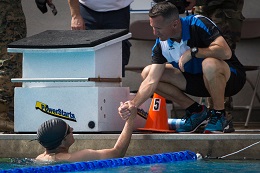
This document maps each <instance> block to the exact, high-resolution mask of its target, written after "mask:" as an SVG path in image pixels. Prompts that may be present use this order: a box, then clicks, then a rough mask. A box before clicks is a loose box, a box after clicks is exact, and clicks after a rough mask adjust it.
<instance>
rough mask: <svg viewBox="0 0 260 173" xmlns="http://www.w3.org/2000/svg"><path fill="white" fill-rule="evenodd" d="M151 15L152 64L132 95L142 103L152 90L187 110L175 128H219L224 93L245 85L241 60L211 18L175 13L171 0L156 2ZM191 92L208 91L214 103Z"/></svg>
mask: <svg viewBox="0 0 260 173" xmlns="http://www.w3.org/2000/svg"><path fill="white" fill-rule="evenodd" d="M149 17H150V25H151V27H152V28H153V32H154V35H156V36H157V37H158V38H157V39H156V43H155V45H154V47H153V49H152V65H149V66H147V67H146V68H145V69H144V70H143V72H142V77H143V79H144V80H143V82H142V83H141V85H140V87H139V90H138V93H137V94H136V97H135V98H134V99H133V100H132V101H133V102H134V104H135V105H136V106H140V105H141V104H142V103H143V102H144V101H145V100H146V99H148V98H149V97H150V96H151V95H152V94H153V93H154V92H156V93H158V94H159V95H161V96H163V97H165V98H166V99H168V100H172V101H173V102H175V103H177V104H179V105H180V106H181V107H183V108H184V109H185V110H186V115H185V117H184V119H185V121H184V123H182V124H180V127H179V128H178V129H177V132H194V131H195V130H196V129H197V128H198V127H199V126H200V125H202V124H207V125H206V127H205V129H204V133H222V132H223V130H224V127H225V125H226V117H225V108H224V97H225V96H232V95H235V94H237V93H238V92H239V91H240V90H241V89H242V88H243V86H244V84H245V80H246V78H245V77H246V74H245V71H244V69H243V65H242V64H241V63H240V62H239V60H238V59H237V57H236V56H235V54H234V53H233V52H232V51H231V49H230V47H229V46H228V44H227V42H226V40H225V39H224V38H223V36H222V35H221V32H220V30H219V29H218V28H217V26H216V25H215V24H214V23H213V22H212V21H211V20H210V19H208V18H206V17H204V16H200V15H191V16H187V17H184V18H179V13H178V9H177V8H176V7H175V6H174V5H173V4H172V3H170V2H169V1H164V2H160V3H157V4H155V5H154V6H153V7H152V8H151V10H150V11H149ZM189 95H192V96H197V97H212V100H213V109H211V110H208V109H207V107H206V106H204V105H200V104H198V103H197V102H195V101H194V100H193V99H192V98H191V97H189ZM122 108H123V107H121V109H119V114H120V115H121V116H126V114H128V112H127V109H126V108H127V106H125V107H124V109H122Z"/></svg>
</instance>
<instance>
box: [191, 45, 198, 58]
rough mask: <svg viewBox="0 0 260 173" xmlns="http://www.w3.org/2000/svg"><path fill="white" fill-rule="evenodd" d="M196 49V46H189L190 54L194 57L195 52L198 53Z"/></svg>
mask: <svg viewBox="0 0 260 173" xmlns="http://www.w3.org/2000/svg"><path fill="white" fill-rule="evenodd" d="M198 51H199V49H198V48H197V47H193V48H191V50H190V53H191V56H192V57H195V56H196V53H198Z"/></svg>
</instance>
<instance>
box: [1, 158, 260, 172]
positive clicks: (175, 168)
mask: <svg viewBox="0 0 260 173" xmlns="http://www.w3.org/2000/svg"><path fill="white" fill-rule="evenodd" d="M33 165H34V166H37V165H35V164H32V162H30V161H28V160H27V161H24V160H21V159H19V160H16V163H0V170H7V169H13V168H21V167H27V166H33ZM38 166H39V165H38ZM259 170H260V160H222V159H203V160H198V161H181V162H172V163H157V164H150V165H135V166H122V167H116V168H102V169H97V170H92V171H91V172H92V173H103V172H109V173H119V172H120V173H121V172H124V173H133V172H136V173H139V172H140V173H141V172H142V173H162V172H163V173H172V172H175V173H191V172H200V173H207V172H210V173H224V172H229V173H231V172H236V171H237V172H239V173H259ZM82 172H87V171H82Z"/></svg>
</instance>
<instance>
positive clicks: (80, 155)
mask: <svg viewBox="0 0 260 173" xmlns="http://www.w3.org/2000/svg"><path fill="white" fill-rule="evenodd" d="M126 104H128V110H129V111H130V116H129V118H128V119H127V120H126V123H125V126H124V128H123V130H122V132H121V134H120V136H119V138H118V139H117V142H116V144H115V146H114V147H113V148H111V149H102V150H92V149H85V150H81V151H78V152H75V153H72V154H71V157H70V159H69V161H74V162H75V161H88V160H99V159H108V158H119V157H124V156H125V153H126V150H127V148H128V146H129V143H130V140H131V137H132V132H133V126H134V119H135V117H136V114H137V108H136V107H135V106H134V104H133V103H132V102H126ZM121 106H123V105H121Z"/></svg>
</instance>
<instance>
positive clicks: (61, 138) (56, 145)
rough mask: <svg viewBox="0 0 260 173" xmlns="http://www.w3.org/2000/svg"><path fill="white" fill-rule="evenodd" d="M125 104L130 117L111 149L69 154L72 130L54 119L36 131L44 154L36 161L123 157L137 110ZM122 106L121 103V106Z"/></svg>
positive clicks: (57, 119)
mask: <svg viewBox="0 0 260 173" xmlns="http://www.w3.org/2000/svg"><path fill="white" fill-rule="evenodd" d="M126 103H127V105H128V106H129V108H128V110H129V114H130V116H129V117H128V118H126V117H125V118H124V119H127V120H126V122H125V125H124V128H123V130H122V132H121V134H120V136H119V137H118V139H117V142H116V144H115V145H114V147H113V148H110V149H101V150H93V149H83V150H80V151H76V152H72V153H70V152H69V148H70V146H71V145H72V144H73V143H74V142H75V139H74V137H73V128H72V127H70V126H69V125H68V124H67V123H66V122H65V121H63V120H62V119H59V118H54V119H50V120H48V121H46V122H44V123H43V124H42V125H41V126H40V127H39V129H38V131H37V140H38V142H39V143H40V144H41V145H42V146H43V147H44V148H45V152H44V153H42V154H40V155H39V156H37V157H36V161H39V162H52V161H56V162H64V161H65V162H78V161H90V160H101V159H109V158H120V157H124V156H125V153H126V151H127V148H128V146H129V143H130V140H131V137H132V132H133V127H134V119H135V117H136V114H137V108H136V107H135V106H134V105H133V104H132V102H130V101H128V102H126ZM124 105H125V104H123V103H121V106H124ZM119 108H120V107H119Z"/></svg>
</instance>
